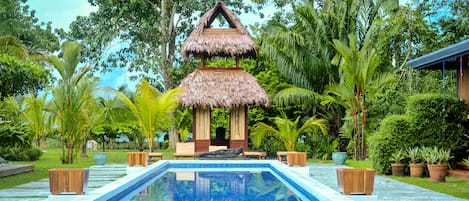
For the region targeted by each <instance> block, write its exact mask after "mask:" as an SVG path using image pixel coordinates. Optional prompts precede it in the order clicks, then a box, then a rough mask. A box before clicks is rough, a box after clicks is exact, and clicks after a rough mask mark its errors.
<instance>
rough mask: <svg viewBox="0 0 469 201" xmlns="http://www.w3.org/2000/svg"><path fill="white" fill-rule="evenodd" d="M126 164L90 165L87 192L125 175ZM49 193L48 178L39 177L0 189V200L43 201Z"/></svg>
mask: <svg viewBox="0 0 469 201" xmlns="http://www.w3.org/2000/svg"><path fill="white" fill-rule="evenodd" d="M126 167H127V164H110V165H104V166H92V167H90V175H89V178H88V192H90V191H93V190H95V189H97V188H100V187H101V186H104V185H106V184H108V183H111V182H113V181H114V180H116V179H118V178H120V177H123V176H125V174H126ZM49 195H50V191H49V179H48V178H47V179H41V180H39V181H34V182H30V183H26V184H22V185H19V186H15V187H13V188H9V189H1V190H0V201H39V200H40V201H44V200H47V197H48V196H49Z"/></svg>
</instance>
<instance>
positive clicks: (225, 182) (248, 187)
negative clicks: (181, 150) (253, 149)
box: [132, 171, 301, 201]
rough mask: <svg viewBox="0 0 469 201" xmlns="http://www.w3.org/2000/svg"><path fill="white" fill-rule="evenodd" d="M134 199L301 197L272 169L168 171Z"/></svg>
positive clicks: (225, 200) (262, 199) (233, 200)
mask: <svg viewBox="0 0 469 201" xmlns="http://www.w3.org/2000/svg"><path fill="white" fill-rule="evenodd" d="M132 200H135V201H137V200H168V201H196V200H197V201H206V200H207V201H209V200H217V201H245V200H249V201H256V200H259V201H266V200H288V201H297V200H301V199H300V198H299V197H298V196H297V195H296V194H295V193H294V192H292V191H291V190H289V189H288V187H287V186H285V185H284V184H283V183H282V182H281V181H279V180H278V179H277V178H276V177H275V176H274V175H272V174H271V173H270V172H269V171H262V172H247V171H230V172H206V171H202V172H167V173H166V174H165V175H163V176H162V177H160V178H158V179H157V180H156V181H155V182H153V183H152V184H150V185H149V186H147V187H146V188H145V189H144V190H142V191H141V192H140V193H139V194H137V195H136V196H135V197H133V198H132Z"/></svg>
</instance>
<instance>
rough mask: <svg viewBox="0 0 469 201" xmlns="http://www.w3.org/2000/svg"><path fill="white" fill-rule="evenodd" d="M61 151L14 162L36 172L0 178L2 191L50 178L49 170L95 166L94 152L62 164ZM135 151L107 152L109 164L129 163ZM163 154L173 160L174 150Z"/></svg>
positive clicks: (50, 151) (56, 150)
mask: <svg viewBox="0 0 469 201" xmlns="http://www.w3.org/2000/svg"><path fill="white" fill-rule="evenodd" d="M60 151H61V150H60V149H56V148H54V149H51V148H49V149H47V151H45V152H44V154H43V155H42V156H41V158H40V160H37V161H32V162H13V163H14V164H33V165H34V171H33V172H29V173H22V174H18V175H13V176H9V177H2V178H0V189H3V188H10V187H13V186H17V185H20V184H24V183H28V182H31V181H36V180H40V179H43V178H47V177H48V170H49V169H52V168H84V167H89V166H92V165H94V162H93V152H88V158H79V159H78V163H76V164H67V165H66V164H62V163H61V161H60ZM129 151H135V150H112V151H106V153H107V162H106V163H107V164H113V163H127V152H129ZM158 152H161V153H163V157H164V159H172V154H173V153H174V149H168V150H158Z"/></svg>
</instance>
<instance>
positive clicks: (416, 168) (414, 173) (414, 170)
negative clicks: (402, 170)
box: [409, 163, 425, 177]
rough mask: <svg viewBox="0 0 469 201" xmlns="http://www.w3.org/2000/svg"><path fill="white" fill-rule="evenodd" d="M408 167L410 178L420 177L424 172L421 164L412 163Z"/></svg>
mask: <svg viewBox="0 0 469 201" xmlns="http://www.w3.org/2000/svg"><path fill="white" fill-rule="evenodd" d="M409 167H410V176H411V177H422V176H423V172H424V171H425V169H424V166H423V164H422V163H412V164H409Z"/></svg>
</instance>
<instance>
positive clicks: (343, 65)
mask: <svg viewBox="0 0 469 201" xmlns="http://www.w3.org/2000/svg"><path fill="white" fill-rule="evenodd" d="M357 44H358V43H357V36H356V35H354V34H350V35H349V45H348V46H347V45H345V44H344V43H342V42H341V41H340V40H336V39H334V40H333V45H334V48H335V49H336V50H337V53H338V55H337V57H335V58H334V60H333V63H335V64H337V65H339V70H340V75H341V80H340V83H338V84H334V85H331V86H330V87H329V88H327V89H326V91H325V93H326V94H327V95H329V96H326V97H325V99H324V101H323V104H327V103H331V102H335V103H338V104H340V105H342V106H344V107H345V108H347V110H348V111H349V112H350V115H351V117H352V121H353V128H354V129H353V140H352V143H354V156H355V158H356V159H364V158H366V146H365V137H366V135H365V133H366V110H367V107H368V102H369V100H368V98H369V97H373V96H374V93H373V92H375V91H377V89H379V88H381V87H382V86H383V85H384V84H387V83H389V82H391V81H392V80H393V76H392V74H391V73H386V72H384V73H378V71H377V67H378V66H379V64H380V58H379V56H378V54H377V53H376V51H375V50H374V49H373V48H369V47H368V46H363V47H362V48H361V49H358V47H357V46H358V45H357Z"/></svg>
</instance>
